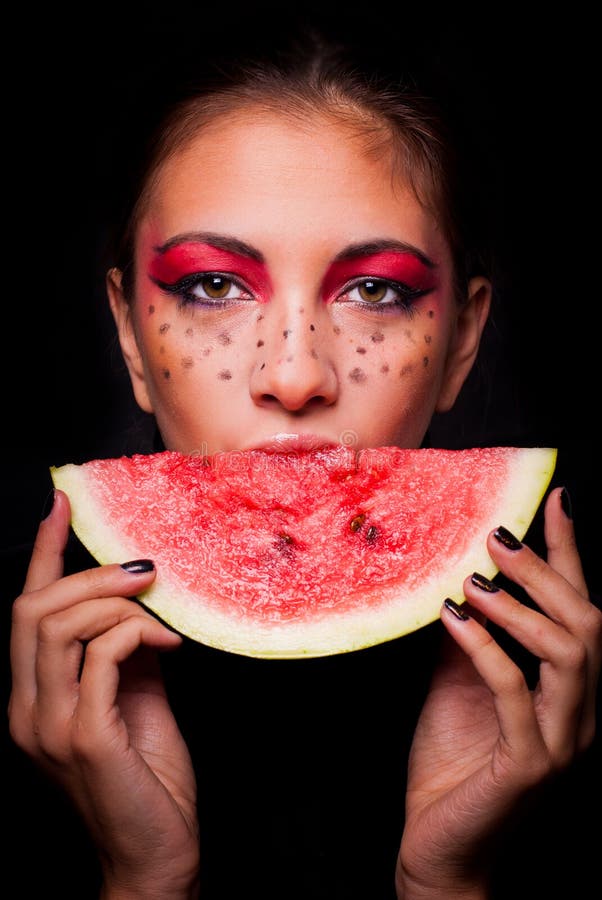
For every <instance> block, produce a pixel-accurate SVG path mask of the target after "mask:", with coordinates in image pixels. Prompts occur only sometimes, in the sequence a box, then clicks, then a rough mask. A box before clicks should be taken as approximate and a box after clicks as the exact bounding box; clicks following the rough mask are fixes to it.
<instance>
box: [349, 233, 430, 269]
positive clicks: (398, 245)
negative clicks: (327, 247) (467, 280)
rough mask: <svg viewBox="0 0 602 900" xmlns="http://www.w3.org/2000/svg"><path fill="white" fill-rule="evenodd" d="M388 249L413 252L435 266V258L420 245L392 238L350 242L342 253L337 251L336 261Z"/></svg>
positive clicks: (422, 260) (428, 264) (422, 261)
mask: <svg viewBox="0 0 602 900" xmlns="http://www.w3.org/2000/svg"><path fill="white" fill-rule="evenodd" d="M386 250H393V251H395V252H397V253H411V254H412V255H413V256H416V257H417V258H418V259H419V260H420V262H421V263H423V265H425V266H427V267H428V268H429V269H434V268H435V263H434V262H433V260H432V259H429V257H428V256H426V254H425V253H423V252H422V250H419V249H418V247H415V246H414V245H413V244H408V243H406V242H405V241H396V240H393V239H391V238H382V239H381V240H376V241H368V242H366V243H359V244H350V245H349V246H348V247H345V249H344V250H341V252H340V253H337V255H336V256H335V258H334V262H344V261H346V260H349V259H356V258H357V257H361V256H372V255H373V254H374V253H382V252H383V251H386Z"/></svg>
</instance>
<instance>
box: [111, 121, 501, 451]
mask: <svg viewBox="0 0 602 900" xmlns="http://www.w3.org/2000/svg"><path fill="white" fill-rule="evenodd" d="M472 287H473V290H472V292H471V294H472V296H471V298H470V299H469V301H468V302H467V303H466V304H465V305H464V306H462V307H461V306H460V305H459V304H458V303H457V299H456V298H455V296H454V292H453V270H452V262H451V256H450V251H449V248H448V245H447V243H446V240H445V238H444V236H443V234H442V232H441V230H440V229H439V227H438V226H437V223H436V221H435V219H434V218H433V217H432V216H431V215H430V214H429V213H427V212H426V211H425V209H424V208H423V207H422V206H421V205H420V203H419V202H418V201H417V199H416V197H415V196H414V194H413V193H412V192H411V190H410V189H409V188H407V187H406V186H404V185H403V184H402V183H401V182H400V180H399V178H394V177H393V175H392V168H391V160H390V158H388V156H387V154H383V155H380V156H376V155H374V154H372V155H368V153H367V152H366V147H365V144H364V142H363V140H362V139H361V138H360V137H358V136H357V135H353V134H352V133H351V132H350V131H349V130H348V129H347V128H346V127H345V126H344V125H342V124H341V123H337V122H335V121H333V120H332V119H330V118H323V117H320V116H317V115H316V116H315V117H314V118H313V119H308V120H305V121H304V122H303V123H300V122H297V121H296V122H293V121H292V120H289V119H286V118H284V117H280V116H278V115H276V114H268V113H261V114H259V113H258V112H257V111H254V112H249V111H246V112H240V113H238V114H235V115H233V116H230V117H229V118H228V119H227V121H220V122H219V123H214V124H212V125H211V126H209V127H206V128H205V129H204V130H203V131H202V132H201V133H200V134H199V135H198V136H197V137H196V138H195V139H194V140H193V141H192V142H191V143H190V144H188V145H187V146H186V148H185V149H184V150H183V151H181V152H180V153H178V154H177V155H176V156H175V157H172V158H171V159H170V160H169V161H168V162H167V163H165V164H164V166H163V168H162V170H161V173H160V177H159V180H158V182H157V183H156V185H155V187H154V188H153V191H152V195H151V200H150V204H149V206H148V208H147V210H146V213H145V216H144V218H143V220H142V223H141V226H140V229H139V233H138V240H137V251H136V284H135V298H134V303H133V307H131V310H130V313H129V314H128V308H127V305H126V303H125V301H124V299H123V297H122V296H121V292H120V290H119V287H118V279H115V277H114V276H113V278H112V279H110V281H109V293H110V296H111V302H112V307H113V311H114V313H115V316H116V320H117V324H118V327H119V331H120V338H121V342H122V347H123V350H124V354H125V357H126V360H127V362H128V366H129V369H130V374H131V377H132V383H133V386H134V391H135V394H136V398H137V400H138V403H139V404H140V406H141V407H142V408H143V409H145V410H146V411H148V412H152V413H154V415H155V417H156V420H157V423H158V426H159V429H160V431H161V434H162V436H163V439H164V442H165V445H166V447H167V448H169V449H177V450H181V451H183V452H201V453H215V452H219V451H225V450H236V449H249V448H256V447H269V448H274V447H279V448H283V449H289V450H294V449H300V448H302V447H305V446H314V445H316V444H326V443H343V444H346V445H352V446H354V447H357V448H358V449H359V448H363V447H369V446H386V445H399V446H402V447H417V446H419V445H420V443H421V441H422V438H423V436H424V433H425V431H426V429H427V427H428V423H429V420H430V419H431V416H432V414H433V412H434V411H435V410H436V409H440V410H445V409H447V408H449V406H451V405H452V403H453V401H454V399H455V397H456V394H457V392H458V390H459V388H460V386H461V384H462V382H463V381H464V379H465V377H466V374H467V372H468V370H469V369H470V366H471V365H472V362H473V359H474V355H475V353H476V349H477V346H478V340H479V337H480V333H481V329H482V327H483V323H484V319H485V316H486V312H487V306H488V298H489V292H488V287H487V285H485V284H484V283H483V282H481V283H479V284H473V286H472Z"/></svg>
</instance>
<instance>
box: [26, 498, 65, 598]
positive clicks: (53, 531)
mask: <svg viewBox="0 0 602 900" xmlns="http://www.w3.org/2000/svg"><path fill="white" fill-rule="evenodd" d="M70 520H71V507H70V505H69V500H68V498H67V495H66V494H65V493H64V492H63V491H59V490H56V491H55V492H54V503H53V506H52V509H51V511H50V512H49V513H48V515H47V516H46V518H45V519H43V520H42V522H40V526H39V528H38V533H37V535H36V540H35V544H34V547H33V552H32V555H31V561H30V563H29V568H28V570H27V576H26V579H25V586H24V588H23V592H24V593H28V592H29V591H37V590H40V588H43V587H46V585H47V584H51V582H53V581H56V580H57V579H58V578H60V577H61V575H62V574H63V554H64V552H65V547H66V545H67V539H68V537H69V526H70Z"/></svg>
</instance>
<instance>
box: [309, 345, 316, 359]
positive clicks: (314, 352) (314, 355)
mask: <svg viewBox="0 0 602 900" xmlns="http://www.w3.org/2000/svg"><path fill="white" fill-rule="evenodd" d="M310 355H311V357H312V359H317V358H318V354H317V352H316V349H315V348H314V347H312V348H311V354H310Z"/></svg>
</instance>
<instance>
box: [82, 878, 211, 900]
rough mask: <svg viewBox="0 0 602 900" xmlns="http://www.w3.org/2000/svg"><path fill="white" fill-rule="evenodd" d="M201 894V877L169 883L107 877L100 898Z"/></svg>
mask: <svg viewBox="0 0 602 900" xmlns="http://www.w3.org/2000/svg"><path fill="white" fill-rule="evenodd" d="M199 896H200V886H199V879H198V878H196V879H193V880H192V881H190V883H186V884H182V883H181V882H180V883H179V884H174V883H170V884H167V883H165V882H164V881H160V880H154V881H153V883H152V884H149V883H148V881H145V883H144V884H142V883H135V882H134V880H132V883H124V882H123V881H122V882H117V881H115V880H114V879H105V880H104V881H103V884H102V888H101V890H100V897H99V900H165V898H166V897H169V900H198V898H199Z"/></svg>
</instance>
